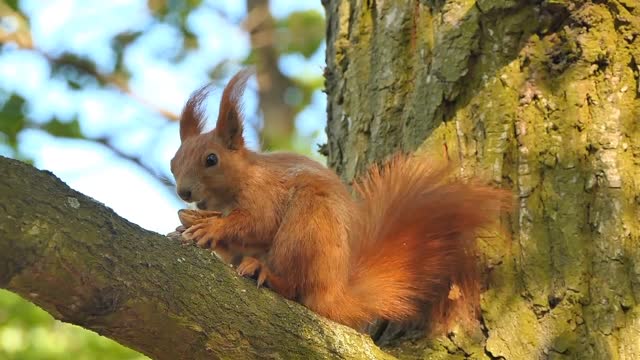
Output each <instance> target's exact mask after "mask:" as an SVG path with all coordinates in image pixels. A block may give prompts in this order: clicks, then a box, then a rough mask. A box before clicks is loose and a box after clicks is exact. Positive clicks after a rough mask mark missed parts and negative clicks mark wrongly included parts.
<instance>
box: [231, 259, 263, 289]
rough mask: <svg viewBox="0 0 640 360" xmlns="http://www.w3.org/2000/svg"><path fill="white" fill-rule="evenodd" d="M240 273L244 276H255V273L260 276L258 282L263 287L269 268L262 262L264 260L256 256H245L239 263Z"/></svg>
mask: <svg viewBox="0 0 640 360" xmlns="http://www.w3.org/2000/svg"><path fill="white" fill-rule="evenodd" d="M236 271H237V273H238V275H240V276H244V277H253V276H255V275H257V276H258V279H257V284H258V287H261V286H262V284H264V282H265V280H267V275H268V274H269V270H268V269H267V268H266V267H265V266H264V264H262V262H261V261H260V260H258V259H256V258H254V257H251V256H245V257H244V258H243V259H242V262H240V265H238V268H237V269H236Z"/></svg>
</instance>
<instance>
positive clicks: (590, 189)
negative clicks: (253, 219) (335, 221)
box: [325, 0, 640, 359]
mask: <svg viewBox="0 0 640 360" xmlns="http://www.w3.org/2000/svg"><path fill="white" fill-rule="evenodd" d="M325 6H326V10H327V19H328V32H327V35H328V48H327V66H328V69H327V71H326V75H327V92H328V95H329V99H328V112H329V119H328V125H327V131H328V134H329V143H328V147H327V149H328V154H329V163H330V165H331V166H333V167H334V168H336V169H337V170H338V171H339V172H340V173H341V174H342V177H343V178H344V179H345V180H346V181H351V180H352V179H353V178H354V176H356V175H357V174H359V173H360V172H361V171H362V170H363V169H364V168H365V167H366V166H367V165H368V164H369V163H371V162H373V161H377V160H379V159H381V158H383V157H384V156H386V155H388V154H390V153H392V152H394V151H397V150H404V151H414V150H419V151H424V152H432V153H436V154H446V155H447V156H449V157H450V158H451V159H454V160H455V161H458V162H459V163H460V169H461V173H462V174H463V175H469V174H484V175H487V174H488V175H489V176H490V177H491V178H492V179H493V180H494V181H495V182H496V183H499V184H502V185H503V186H505V187H510V188H512V189H514V192H515V193H517V195H518V201H519V207H518V209H517V211H515V213H514V214H512V216H511V217H510V220H511V224H510V227H511V230H512V234H511V236H510V237H506V238H503V237H500V236H487V237H486V238H483V239H481V247H482V253H483V260H484V262H485V263H486V265H487V267H488V269H489V271H487V272H488V276H487V290H486V291H485V292H484V294H483V298H482V313H483V326H484V328H483V334H484V336H481V337H480V338H481V339H482V340H473V339H471V338H469V337H466V336H465V335H464V334H456V335H455V336H449V337H448V338H439V339H435V340H432V341H426V340H424V341H418V342H411V343H410V344H407V343H404V344H403V345H402V346H401V347H400V348H399V349H396V352H397V354H398V355H400V356H401V357H406V358H412V357H416V358H421V357H423V358H439V357H441V358H447V357H449V356H460V357H471V358H505V359H539V358H553V359H559V358H588V359H617V358H621V359H638V358H640V341H639V340H638V337H639V335H638V334H640V307H639V306H638V301H639V300H640V225H639V223H640V220H639V219H640V180H639V179H640V125H639V122H638V119H639V118H640V88H639V80H638V72H639V71H640V69H639V65H640V3H639V2H638V1H637V0H617V1H593V2H592V1H546V2H541V1H516V0H512V1H510V0H478V1H475V0H446V1H440V0H435V1H426V0H422V1H416V0H412V1H408V0H404V1H388V0H387V1H382V0H335V1H325Z"/></svg>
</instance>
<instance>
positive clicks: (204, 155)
mask: <svg viewBox="0 0 640 360" xmlns="http://www.w3.org/2000/svg"><path fill="white" fill-rule="evenodd" d="M251 73H252V72H251V71H250V70H243V71H240V72H239V73H237V74H236V75H235V76H234V77H233V78H232V79H231V80H230V81H229V83H228V84H227V86H226V87H225V89H224V91H223V93H222V98H221V100H220V110H219V113H218V120H217V123H216V128H215V129H213V130H212V131H210V132H206V133H203V132H202V127H203V125H204V120H205V111H204V109H203V104H202V103H203V101H204V100H205V99H206V98H207V96H208V94H209V89H210V86H209V85H206V86H204V87H202V88H200V89H199V90H197V91H195V92H194V93H193V94H192V95H191V97H190V98H189V100H188V101H187V104H186V105H185V107H184V109H183V110H182V115H181V117H180V141H181V145H180V148H179V149H178V151H177V152H176V154H175V156H174V157H173V159H172V160H171V172H172V173H173V176H174V178H175V180H176V191H177V193H178V195H179V196H180V197H181V198H182V199H183V200H184V201H186V202H188V203H196V205H197V206H198V208H200V209H203V210H218V211H225V210H228V209H229V208H230V207H232V206H233V203H234V200H235V197H236V194H237V193H238V190H239V189H240V187H241V182H242V181H243V179H244V178H246V176H247V168H248V166H249V157H248V153H249V150H247V149H246V148H245V146H244V138H243V136H242V106H241V97H242V94H243V92H244V88H245V85H246V82H247V80H248V78H249V76H250V75H251Z"/></svg>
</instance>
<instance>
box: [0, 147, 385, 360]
mask: <svg viewBox="0 0 640 360" xmlns="http://www.w3.org/2000/svg"><path fill="white" fill-rule="evenodd" d="M0 174H2V176H0V287H2V288H6V289H9V290H11V291H13V292H16V293H18V294H20V295H22V296H23V297H25V298H27V299H29V300H30V301H32V302H34V303H36V304H38V305H39V306H41V307H42V308H44V309H45V310H47V311H48V312H50V313H51V314H52V315H53V316H55V317H56V318H58V319H60V320H63V321H66V322H70V323H74V324H77V325H80V326H82V327H85V328H88V329H91V330H94V331H96V332H98V333H100V334H102V335H105V336H108V337H110V338H112V339H115V340H117V341H118V342H120V343H122V344H124V345H127V346H129V347H131V348H133V349H136V350H138V351H141V352H143V353H145V354H147V355H149V356H151V357H152V358H154V359H171V360H174V359H216V358H224V359H249V358H252V359H257V358H269V359H283V358H296V359H325V358H342V359H363V358H372V359H377V358H380V359H384V358H389V356H388V355H386V354H385V353H383V352H382V351H381V350H380V349H379V348H377V347H376V346H375V345H374V344H373V343H372V342H371V340H370V339H368V338H367V337H366V336H364V335H360V334H358V333H356V332H355V331H353V330H351V329H349V328H347V327H344V326H341V325H337V324H335V323H331V322H329V321H328V320H325V319H323V318H320V317H319V316H316V315H314V314H313V313H311V312H309V311H307V310H306V309H305V308H303V307H302V306H300V305H297V304H295V303H292V302H288V301H284V300H283V299H282V298H281V297H279V296H277V295H276V294H274V293H272V292H270V291H269V290H265V289H260V290H258V289H256V287H255V282H251V281H248V280H246V279H242V278H239V277H238V276H236V275H235V273H234V272H233V270H232V269H229V268H228V267H227V266H225V265H223V263H222V262H221V261H219V260H218V259H217V258H216V257H215V256H213V255H212V254H211V253H210V252H207V251H204V250H202V249H197V248H195V247H182V246H180V245H179V244H177V243H176V242H173V241H171V240H169V239H168V238H166V237H164V236H160V235H158V234H155V233H152V232H149V231H146V230H143V229H141V228H140V227H138V226H136V225H134V224H131V223H129V222H127V221H126V220H124V219H122V218H120V217H119V216H117V215H116V214H115V213H113V211H111V210H110V209H108V208H106V207H105V206H104V205H102V204H100V203H98V202H96V201H94V200H92V199H90V198H88V197H86V196H84V195H82V194H80V193H78V192H76V191H74V190H72V189H70V188H69V187H67V186H66V185H64V184H63V183H62V182H61V181H60V180H58V179H57V178H55V177H54V176H53V175H51V174H50V173H47V172H42V171H38V170H36V169H34V168H33V167H31V166H29V165H26V164H23V163H20V162H18V161H15V160H9V159H6V158H3V157H0ZM140 209H141V211H144V204H140ZM176 219H177V218H176Z"/></svg>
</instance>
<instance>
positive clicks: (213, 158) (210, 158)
mask: <svg viewBox="0 0 640 360" xmlns="http://www.w3.org/2000/svg"><path fill="white" fill-rule="evenodd" d="M205 164H206V165H207V167H211V166H215V165H217V164H218V155H216V154H209V155H207V160H205Z"/></svg>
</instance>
